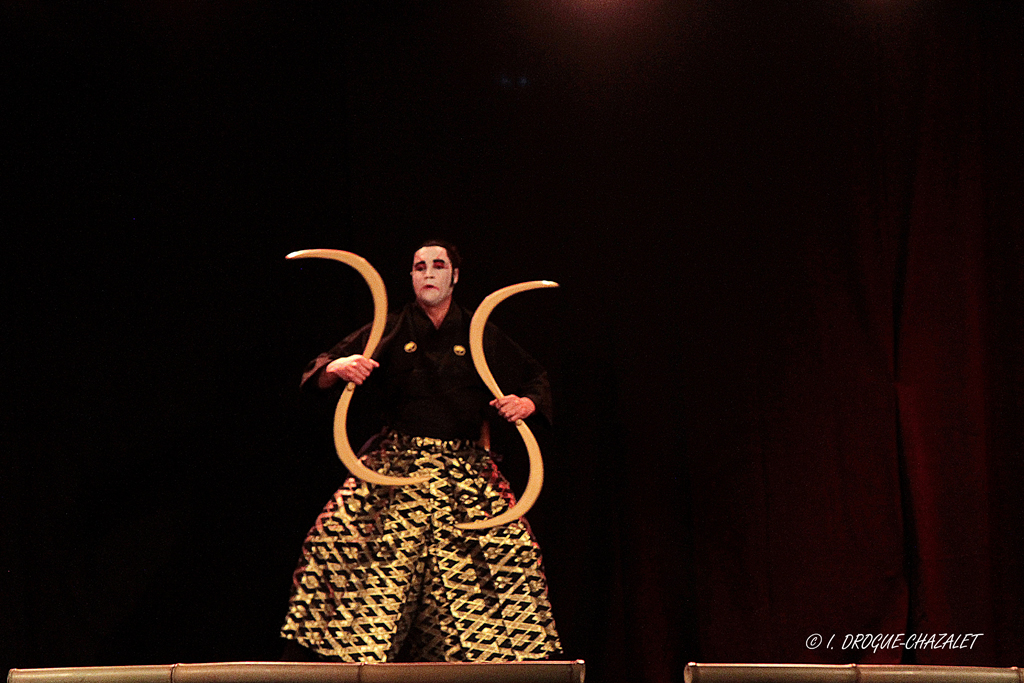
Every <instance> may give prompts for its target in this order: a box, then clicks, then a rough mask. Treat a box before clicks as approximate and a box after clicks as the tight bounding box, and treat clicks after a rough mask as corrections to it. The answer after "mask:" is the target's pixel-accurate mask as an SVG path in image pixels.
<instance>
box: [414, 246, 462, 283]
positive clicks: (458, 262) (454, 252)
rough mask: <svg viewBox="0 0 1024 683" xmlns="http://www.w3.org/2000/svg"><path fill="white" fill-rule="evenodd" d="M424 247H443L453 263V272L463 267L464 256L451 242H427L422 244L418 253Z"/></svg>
mask: <svg viewBox="0 0 1024 683" xmlns="http://www.w3.org/2000/svg"><path fill="white" fill-rule="evenodd" d="M423 247H442V248H443V249H444V250H445V251H446V252H448V260H449V261H451V262H452V271H454V270H455V269H456V268H461V267H462V254H460V253H459V248H458V247H456V246H455V245H454V244H452V243H451V242H446V241H444V240H427V241H426V242H424V243H423V244H421V245H420V246H419V248H418V249H417V250H416V251H419V250H420V249H422V248H423ZM453 276H454V275H453Z"/></svg>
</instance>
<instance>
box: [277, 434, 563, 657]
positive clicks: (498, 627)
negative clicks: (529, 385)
mask: <svg viewBox="0 0 1024 683" xmlns="http://www.w3.org/2000/svg"><path fill="white" fill-rule="evenodd" d="M363 461H364V463H365V464H366V465H367V466H368V467H370V468H372V469H375V470H377V471H378V472H381V473H382V474H392V475H397V476H408V475H409V474H412V473H416V474H420V475H423V474H427V475H429V476H430V480H429V481H428V482H427V483H425V484H420V485H414V486H397V487H390V486H377V485H373V484H367V483H366V482H363V481H360V480H357V479H355V478H349V479H348V480H347V481H346V482H345V484H344V485H343V486H342V487H341V488H340V489H339V490H338V491H337V492H336V493H335V495H334V497H333V498H332V499H331V501H330V502H328V504H327V506H326V507H325V508H324V510H323V512H322V513H321V514H320V516H319V517H318V518H317V521H316V525H315V526H314V527H313V528H312V529H311V530H310V532H309V535H308V536H307V537H306V542H305V543H304V544H303V548H302V558H301V560H300V561H299V566H298V568H297V569H296V570H295V574H294V578H293V586H292V596H291V600H290V602H289V610H288V615H287V617H286V619H285V624H284V626H283V627H282V628H281V635H282V636H284V637H285V638H291V639H294V640H296V641H297V642H298V643H299V644H301V645H303V646H304V647H306V648H309V649H310V650H313V651H315V652H317V653H319V654H320V655H321V656H324V657H325V658H329V659H334V660H337V661H345V662H373V661H378V662H380V661H396V660H411V661H449V662H452V661H516V660H527V659H546V658H548V657H550V656H551V655H556V654H560V651H561V645H560V644H559V641H558V634H557V632H556V631H555V623H554V619H553V618H552V616H551V605H550V604H549V602H548V596H547V584H546V581H545V578H544V573H543V570H542V567H541V556H540V549H539V548H538V547H537V544H536V542H535V541H534V540H533V536H532V534H531V533H530V528H529V526H528V525H527V524H526V521H525V520H518V521H516V522H512V523H510V524H505V525H502V526H498V527H495V528H491V529H484V530H480V531H468V530H462V529H458V528H456V527H455V524H458V523H462V522H467V521H473V520H476V519H482V518H485V517H492V516H494V515H497V514H500V513H502V512H504V511H505V510H506V509H508V507H509V506H511V505H513V504H514V499H513V495H512V493H511V491H510V489H509V486H508V483H507V482H506V481H505V478H504V477H502V475H501V473H500V472H499V471H498V468H497V467H496V466H495V464H494V462H493V461H492V460H491V457H490V454H489V453H488V452H487V451H484V450H481V449H479V448H477V447H476V446H475V445H474V444H472V443H470V442H468V441H442V440H439V439H429V438H422V437H410V436H405V435H402V434H397V433H394V432H392V433H391V434H389V435H388V436H387V437H386V438H385V440H384V442H383V443H382V444H381V446H380V448H379V449H377V450H375V451H372V452H371V453H369V454H367V455H365V456H363Z"/></svg>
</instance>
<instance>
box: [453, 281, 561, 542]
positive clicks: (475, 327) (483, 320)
mask: <svg viewBox="0 0 1024 683" xmlns="http://www.w3.org/2000/svg"><path fill="white" fill-rule="evenodd" d="M557 286H558V283H557V282H551V281H550V280H534V281H533V282H520V283H519V284H518V285H509V286H508V287H503V288H502V289H499V290H498V291H496V292H494V293H493V294H490V295H489V296H487V298H485V299H484V300H483V301H482V302H480V306H479V307H478V308H477V309H476V313H474V314H473V319H472V320H471V321H470V323H469V352H470V354H471V355H472V356H473V365H475V366H476V371H477V372H478V373H479V374H480V379H482V380H483V381H484V384H486V385H487V388H488V389H490V390H491V393H492V394H494V397H495V398H501V397H503V396H504V395H505V394H504V393H502V391H501V389H500V388H499V387H498V383H497V382H496V381H495V380H494V375H493V374H491V369H490V368H488V367H487V359H486V358H484V327H485V326H486V325H487V318H488V317H490V315H491V311H493V310H494V307H495V306H497V305H498V304H500V303H501V302H502V301H504V300H505V299H507V298H509V297H510V296H512V295H513V294H518V293H519V292H525V291H528V290H531V289H543V288H548V287H557ZM516 429H517V430H519V436H521V437H522V438H523V443H524V444H526V453H527V455H529V457H530V478H529V479H528V480H527V482H526V490H525V491H523V495H522V496H521V497H520V498H519V502H518V503H516V504H515V505H514V506H513V507H511V508H510V509H508V510H506V511H505V512H503V513H501V514H500V515H498V516H497V517H491V518H490V519H483V520H480V521H477V522H466V523H465V524H456V525H455V526H457V527H458V528H460V529H489V528H490V527H494V526H499V525H501V524H507V523H508V522H512V521H514V520H517V519H519V518H520V517H522V516H523V515H525V514H526V513H527V512H528V511H529V509H530V508H531V507H533V504H534V502H536V500H537V496H538V495H540V488H541V486H543V484H544V461H543V460H542V459H541V457H540V446H538V445H537V439H536V438H534V436H533V432H531V431H530V428H529V427H527V426H526V423H525V422H523V421H522V420H516Z"/></svg>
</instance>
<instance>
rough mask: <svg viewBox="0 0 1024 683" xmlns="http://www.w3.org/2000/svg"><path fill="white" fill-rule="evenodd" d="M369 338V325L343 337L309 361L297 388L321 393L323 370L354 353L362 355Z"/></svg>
mask: <svg viewBox="0 0 1024 683" xmlns="http://www.w3.org/2000/svg"><path fill="white" fill-rule="evenodd" d="M369 337H370V325H367V326H365V327H362V328H360V329H358V330H356V331H355V332H353V333H352V334H350V335H348V336H347V337H345V338H344V339H343V340H341V341H340V342H339V343H338V344H336V345H335V346H334V348H332V349H331V350H330V351H327V352H325V353H321V354H320V355H319V356H317V357H316V358H314V359H313V360H311V361H310V362H309V365H307V366H306V370H305V371H304V372H303V373H302V381H301V382H300V383H299V386H300V387H301V388H302V389H304V390H306V391H321V389H320V383H319V379H320V374H321V373H322V372H323V371H324V368H325V367H327V365H328V364H329V363H330V362H331V361H334V360H337V359H338V358H344V357H345V356H351V355H352V354H354V353H362V352H363V350H364V349H365V348H366V340H367V339H368V338H369Z"/></svg>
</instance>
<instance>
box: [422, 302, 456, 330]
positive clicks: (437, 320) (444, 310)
mask: <svg viewBox="0 0 1024 683" xmlns="http://www.w3.org/2000/svg"><path fill="white" fill-rule="evenodd" d="M416 303H418V304H419V305H420V308H422V309H423V312H424V313H426V314H427V317H428V318H430V322H432V323H434V329H435V330H436V329H438V328H439V327H441V323H443V322H444V317H445V316H446V315H448V309H449V308H451V305H452V298H451V297H448V298H447V299H445V300H444V301H441V302H439V303H438V304H437V305H436V306H429V305H427V304H425V303H423V302H422V301H417V302H416Z"/></svg>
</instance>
